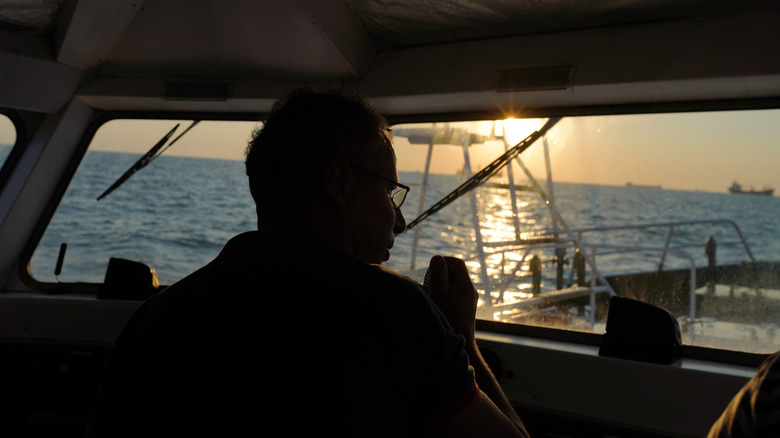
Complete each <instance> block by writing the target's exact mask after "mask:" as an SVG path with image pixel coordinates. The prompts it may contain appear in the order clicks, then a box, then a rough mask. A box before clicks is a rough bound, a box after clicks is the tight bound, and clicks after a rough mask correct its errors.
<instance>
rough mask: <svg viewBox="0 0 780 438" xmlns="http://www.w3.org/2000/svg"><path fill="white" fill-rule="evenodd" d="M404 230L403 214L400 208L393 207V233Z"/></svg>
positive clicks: (404, 220)
mask: <svg viewBox="0 0 780 438" xmlns="http://www.w3.org/2000/svg"><path fill="white" fill-rule="evenodd" d="M405 230H406V219H404V214H403V213H401V209H400V208H396V209H395V225H394V226H393V234H396V235H398V234H401V233H403V232H404V231H405Z"/></svg>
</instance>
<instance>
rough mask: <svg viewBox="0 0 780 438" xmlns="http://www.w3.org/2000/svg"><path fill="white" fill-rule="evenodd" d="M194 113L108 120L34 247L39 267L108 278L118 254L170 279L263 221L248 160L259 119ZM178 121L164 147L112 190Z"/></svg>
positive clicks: (75, 276)
mask: <svg viewBox="0 0 780 438" xmlns="http://www.w3.org/2000/svg"><path fill="white" fill-rule="evenodd" d="M193 122H194V121H193V120H151V119H114V120H110V121H108V122H106V123H104V124H103V125H101V126H100V127H99V128H98V130H97V132H96V133H95V135H94V137H93V139H92V141H91V143H90V145H89V147H88V150H87V152H86V154H85V156H84V158H83V159H82V161H81V163H80V165H79V168H78V169H77V171H76V173H75V175H74V177H73V179H72V181H71V182H70V184H69V186H68V189H67V191H66V192H65V195H64V197H63V199H62V201H61V202H60V204H59V206H58V208H57V211H56V212H55V214H54V216H53V217H52V219H51V221H50V223H49V225H48V227H47V229H46V231H45V232H44V234H43V236H42V238H41V240H40V242H39V244H38V246H37V248H36V249H35V251H34V253H33V256H32V258H31V260H30V263H29V269H30V273H31V275H32V277H33V278H34V279H35V280H36V281H39V282H43V283H58V282H59V283H76V282H85V283H102V282H103V281H104V278H105V275H106V270H107V266H108V262H109V260H110V259H111V258H112V257H114V258H123V259H128V260H132V261H136V262H140V263H143V264H146V265H148V266H150V267H151V268H153V269H154V270H155V272H156V274H157V276H158V278H159V282H160V284H162V285H167V284H171V283H173V282H175V281H177V280H179V279H181V278H183V277H184V276H186V275H187V274H189V273H191V272H193V271H194V270H196V269H198V268H199V267H201V266H203V265H205V264H206V263H208V262H209V261H211V259H213V258H214V257H216V255H217V254H218V253H219V251H220V250H221V249H222V247H223V245H224V244H225V242H227V240H228V239H229V238H230V237H232V236H234V235H236V234H238V233H241V232H244V231H250V230H252V229H256V228H257V220H256V213H255V208H254V203H253V201H252V198H251V196H250V194H249V188H248V182H247V180H246V176H245V171H244V164H243V160H244V151H245V149H246V145H247V141H248V140H249V138H250V136H251V133H252V131H253V130H254V129H256V128H257V125H258V123H257V122H248V121H222V120H203V121H201V122H199V123H195V124H193ZM177 125H178V128H177V129H176V130H175V131H174V132H173V133H172V134H171V135H170V137H169V138H168V142H166V144H165V145H163V146H162V147H161V148H160V150H164V152H163V153H162V155H160V156H159V157H157V158H154V159H153V160H152V162H151V163H149V164H148V165H147V166H145V167H142V168H140V169H139V170H137V171H136V172H135V173H134V174H133V175H132V176H131V177H130V178H129V179H127V180H125V181H124V182H123V183H121V184H120V185H119V186H118V187H116V188H114V189H113V191H110V193H107V194H105V193H106V191H107V189H108V188H109V187H111V186H112V185H113V184H114V183H115V182H116V181H117V180H118V179H120V177H121V176H122V175H123V174H124V173H125V172H127V171H128V170H129V169H130V168H131V167H132V166H133V164H134V163H137V162H138V161H139V159H140V158H141V157H142V156H144V154H145V153H147V152H148V151H149V150H150V148H152V146H154V145H155V144H157V143H158V142H159V141H160V140H161V139H162V138H163V137H164V136H165V135H166V134H168V133H169V132H171V130H172V129H173V128H174V127H175V126H177ZM190 126H192V128H191V129H190V130H189V131H188V132H186V133H185V134H184V135H182V136H181V137H179V138H178V139H177V137H178V136H179V135H181V134H182V133H183V132H184V131H185V130H186V129H187V128H188V127H190ZM174 140H175V143H173V144H172V145H171V143H170V142H171V141H174ZM168 145H170V147H169V148H168ZM166 148H167V149H166ZM103 194H105V196H104V197H103V198H102V199H100V200H99V201H98V200H97V198H98V197H99V196H101V195H103ZM62 244H66V247H65V252H64V254H63V255H64V257H62V263H61V267H59V269H57V268H58V266H57V265H58V258H59V256H60V252H61V248H62ZM55 271H57V272H58V273H57V274H55Z"/></svg>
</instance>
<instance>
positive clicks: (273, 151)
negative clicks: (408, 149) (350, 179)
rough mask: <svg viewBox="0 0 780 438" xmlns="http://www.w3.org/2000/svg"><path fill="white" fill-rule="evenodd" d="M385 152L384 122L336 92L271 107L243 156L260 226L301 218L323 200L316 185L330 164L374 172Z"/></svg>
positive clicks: (304, 95) (302, 91) (293, 97)
mask: <svg viewBox="0 0 780 438" xmlns="http://www.w3.org/2000/svg"><path fill="white" fill-rule="evenodd" d="M388 149H389V150H392V145H391V143H390V129H389V127H388V124H387V121H386V120H385V118H384V117H383V116H382V115H381V114H380V113H379V112H378V111H377V110H376V109H375V108H374V107H372V106H371V105H370V104H368V103H367V102H366V101H365V100H364V99H363V98H361V97H360V96H358V95H356V94H353V93H350V92H347V91H344V90H336V89H330V90H326V91H319V92H318V91H314V90H311V89H308V88H299V89H295V90H293V91H292V92H290V93H289V94H287V95H286V96H285V97H283V98H282V99H280V100H278V101H277V102H276V103H275V104H274V105H273V107H272V109H271V112H270V114H269V115H268V117H267V118H266V120H265V122H264V123H263V126H262V127H261V128H260V129H257V130H255V132H254V133H253V134H252V139H251V140H250V142H249V146H248V147H247V150H246V163H245V164H246V174H247V176H248V177H249V189H250V191H251V193H252V198H254V200H255V203H256V204H257V212H258V222H259V224H260V225H264V224H270V223H273V222H275V221H277V220H284V217H285V216H287V215H288V214H289V213H295V212H299V213H302V212H304V211H305V209H306V208H308V206H309V205H310V204H311V201H312V200H313V199H314V198H315V197H317V196H322V195H323V194H322V192H321V186H320V184H318V182H319V181H321V177H322V175H324V171H325V169H326V166H327V165H328V163H330V162H331V161H332V160H334V159H337V158H345V159H347V160H348V161H349V162H351V163H352V164H355V165H360V166H364V167H368V168H373V167H374V164H373V163H374V161H375V160H376V159H377V158H378V157H379V156H380V154H381V153H382V151H384V150H388Z"/></svg>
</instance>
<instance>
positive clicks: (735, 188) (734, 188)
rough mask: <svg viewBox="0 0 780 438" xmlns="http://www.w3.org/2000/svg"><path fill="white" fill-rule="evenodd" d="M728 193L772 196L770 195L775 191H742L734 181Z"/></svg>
mask: <svg viewBox="0 0 780 438" xmlns="http://www.w3.org/2000/svg"><path fill="white" fill-rule="evenodd" d="M729 192H731V193H736V194H748V195H765V196H772V194H773V193H774V192H775V189H772V188H764V189H763V190H753V188H751V189H750V190H744V189H743V188H742V186H741V185H740V184H738V183H737V182H736V181H735V182H734V184H732V185H731V187H729Z"/></svg>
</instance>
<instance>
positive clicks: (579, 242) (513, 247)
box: [473, 219, 753, 318]
mask: <svg viewBox="0 0 780 438" xmlns="http://www.w3.org/2000/svg"><path fill="white" fill-rule="evenodd" d="M696 225H729V226H731V227H733V229H734V231H735V233H736V235H737V236H738V237H739V240H738V241H734V242H721V243H720V245H728V246H741V247H742V248H743V249H744V251H745V253H746V255H747V257H748V260H749V261H753V255H752V252H751V251H750V247H749V245H748V244H747V241H746V240H745V237H744V235H743V234H742V231H741V230H740V229H739V226H738V225H737V224H736V223H735V222H734V221H732V220H729V219H704V220H689V221H678V222H657V223H646V224H632V225H617V226H603V227H587V228H574V229H570V230H569V232H570V233H571V234H573V235H575V236H576V237H577V238H576V239H575V240H567V239H565V238H562V239H559V240H558V241H555V240H554V239H552V238H541V239H536V240H526V241H493V242H485V247H487V248H491V249H492V251H487V252H486V254H485V255H486V256H487V257H490V256H491V255H495V254H501V255H502V258H501V263H500V265H499V267H498V270H499V272H500V274H499V281H498V287H497V290H496V291H485V293H486V296H490V293H491V292H497V293H498V297H497V299H496V301H497V302H498V303H501V302H503V297H504V293H505V291H506V290H507V286H508V284H509V281H511V279H512V278H515V277H516V275H517V273H518V272H519V271H520V270H521V269H523V267H526V269H527V270H531V267H530V266H529V264H530V263H531V262H530V257H531V254H532V252H540V251H545V250H547V251H549V250H554V251H555V253H556V257H555V258H557V259H558V260H559V261H563V256H564V255H565V250H566V249H567V248H574V250H575V251H578V250H579V251H582V254H589V255H590V263H591V267H592V268H593V267H595V265H596V259H597V256H603V255H605V251H608V252H609V253H626V252H631V253H648V252H654V253H659V254H660V260H659V262H658V266H657V271H659V272H660V271H662V270H663V265H664V261H665V260H666V256H667V255H668V254H675V255H677V256H679V257H681V258H683V259H685V260H686V261H687V267H688V269H689V270H690V278H691V282H690V290H689V296H690V297H689V299H690V309H689V317H690V318H695V317H696V287H697V285H696V281H695V279H696V270H697V266H696V259H695V258H694V256H693V255H691V253H690V252H689V251H688V250H686V249H683V248H680V247H675V246H671V237H672V235H673V233H674V231H675V230H676V229H678V228H680V227H683V226H696ZM647 228H667V233H666V238H665V241H664V245H663V246H643V245H620V244H617V245H615V244H599V243H589V242H587V241H586V240H585V239H584V235H585V234H586V233H605V232H611V231H620V230H641V229H647ZM507 253H520V254H521V256H520V259H519V260H520V263H516V264H515V266H514V267H510V269H511V273H509V274H507V273H506V271H507V268H506V264H505V260H506V258H505V257H504V255H505V254H507ZM476 257H478V255H475V256H474V257H473V258H476ZM562 265H563V264H562V263H559V267H560V266H562ZM572 265H573V266H572V269H571V270H570V277H569V281H568V282H567V283H568V284H573V283H574V281H573V277H574V273H575V270H576V266H574V265H575V264H574V263H573V264H572ZM593 272H594V273H598V272H599V270H598V269H596V270H594V271H593ZM562 273H563V272H562V269H559V271H558V277H559V279H558V282H557V283H558V284H557V287H556V290H555V291H556V292H558V291H561V290H564V289H569V290H570V291H571V292H572V295H577V292H585V291H584V290H582V291H581V290H579V289H578V290H576V291H575V290H571V286H569V287H566V288H564V287H563V286H562V284H563V282H562V281H561V280H562V277H563V275H562ZM597 280H598V281H597ZM589 282H590V285H589V286H586V287H589V288H590V289H592V293H594V294H595V293H604V292H609V293H610V294H612V295H614V294H615V292H614V291H613V290H612V289H611V288H610V287H608V282H607V281H606V279H604V278H603V277H601V275H600V274H599V275H591V276H590V280H589ZM578 285H579V286H580V289H582V286H583V281H582V280H580V281H579V282H578ZM546 293H547V294H549V293H550V292H546ZM558 295H561V294H558ZM592 299H593V297H592ZM490 301H492V300H490ZM530 303H532V301H528V302H524V303H516V304H513V305H515V306H526V305H529V304H530ZM486 305H490V302H488V301H486Z"/></svg>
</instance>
